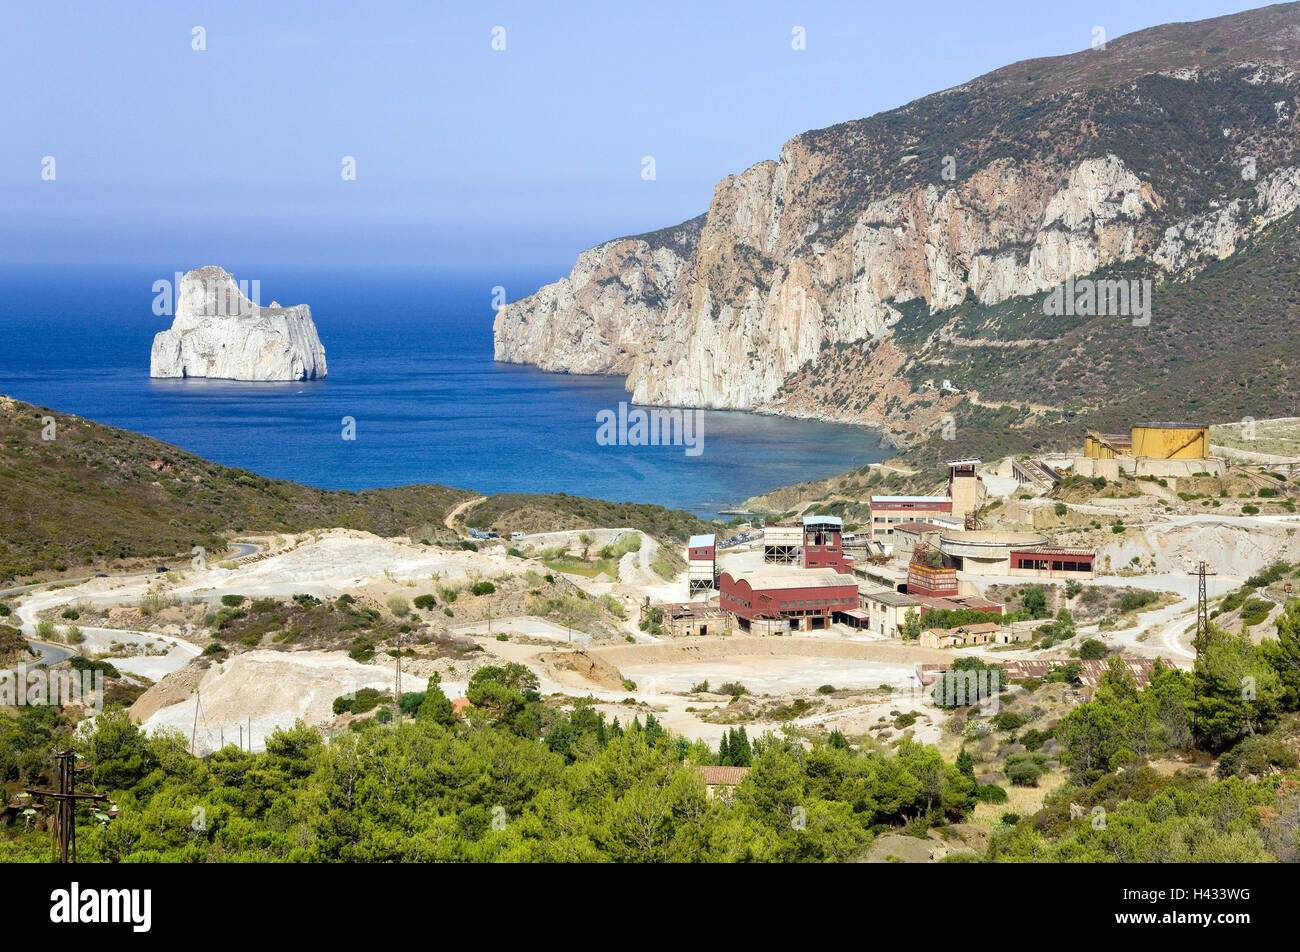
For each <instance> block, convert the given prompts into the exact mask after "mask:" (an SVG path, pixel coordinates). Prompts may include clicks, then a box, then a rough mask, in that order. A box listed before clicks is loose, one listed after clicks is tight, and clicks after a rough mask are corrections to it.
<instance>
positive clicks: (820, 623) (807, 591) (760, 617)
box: [718, 568, 858, 631]
mask: <svg viewBox="0 0 1300 952" xmlns="http://www.w3.org/2000/svg"><path fill="white" fill-rule="evenodd" d="M718 588H719V591H720V592H721V595H720V597H719V599H718V604H719V606H720V607H722V608H724V609H726V610H727V611H729V612H731V613H732V614H733V615H734V616H735V617H736V622H737V624H738V626H739V627H740V628H741V630H742V631H751V630H760V631H783V630H795V631H811V630H814V629H819V628H827V627H829V625H830V624H831V621H832V620H833V619H834V615H835V614H836V613H837V612H838V613H840V614H841V615H844V616H846V617H851V616H849V612H850V611H851V610H853V609H856V608H857V607H858V585H857V582H856V581H854V579H853V577H852V576H851V575H844V574H843V573H840V572H837V571H836V570H835V569H829V568H819V569H791V570H787V571H783V572H776V571H773V572H764V573H762V574H757V573H756V574H752V575H732V574H731V573H730V572H723V573H722V575H721V576H720V577H719V579H718Z"/></svg>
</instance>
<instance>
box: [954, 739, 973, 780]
mask: <svg viewBox="0 0 1300 952" xmlns="http://www.w3.org/2000/svg"><path fill="white" fill-rule="evenodd" d="M957 772H958V773H962V774H965V775H966V776H967V777H970V778H971V779H972V780H974V779H975V758H974V757H972V756H971V755H970V751H968V750H967V749H966V748H965V747H963V748H962V749H961V751H960V752H959V753H958V754H957Z"/></svg>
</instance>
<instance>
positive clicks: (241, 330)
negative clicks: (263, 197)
mask: <svg viewBox="0 0 1300 952" xmlns="http://www.w3.org/2000/svg"><path fill="white" fill-rule="evenodd" d="M149 376H151V377H217V378H221V379H225V380H317V379H320V378H322V377H324V376H325V348H324V347H322V346H321V342H320V337H319V336H318V335H317V334H316V325H315V324H314V323H313V322H312V319H311V308H309V307H308V306H307V305H306V304H297V305H294V306H293V307H280V306H279V304H278V302H272V304H271V306H270V307H260V306H258V305H256V304H254V303H253V302H252V301H250V300H249V299H248V298H247V297H246V296H245V294H244V292H243V291H242V290H241V289H240V287H239V285H238V284H237V283H236V281H235V279H234V277H232V276H231V275H230V273H229V272H227V271H226V270H225V269H223V268H218V267H215V266H213V265H208V266H207V267H203V268H199V269H198V270H196V271H191V272H190V273H189V274H187V275H185V277H184V278H182V279H181V284H180V288H179V289H178V290H177V294H176V315H175V318H174V320H173V321H172V326H171V328H170V329H169V330H165V331H162V332H160V333H159V334H156V335H155V336H154V339H153V350H152V351H151V353H150V355H149Z"/></svg>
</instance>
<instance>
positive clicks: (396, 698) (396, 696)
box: [393, 631, 402, 711]
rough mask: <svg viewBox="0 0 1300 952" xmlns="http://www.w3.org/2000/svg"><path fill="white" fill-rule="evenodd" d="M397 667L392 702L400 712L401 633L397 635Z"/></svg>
mask: <svg viewBox="0 0 1300 952" xmlns="http://www.w3.org/2000/svg"><path fill="white" fill-rule="evenodd" d="M396 660H397V665H396V675H395V680H394V687H393V700H394V701H395V702H397V705H398V710H399V711H400V710H401V703H402V633H401V632H400V631H399V632H398V633H397V659H396Z"/></svg>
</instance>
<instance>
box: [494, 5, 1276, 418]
mask: <svg viewBox="0 0 1300 952" xmlns="http://www.w3.org/2000/svg"><path fill="white" fill-rule="evenodd" d="M1207 24H1208V25H1206V26H1201V25H1198V26H1200V29H1199V30H1198V31H1191V30H1188V29H1187V28H1186V25H1171V26H1170V27H1168V28H1157V30H1154V31H1144V32H1143V33H1141V34H1134V35H1133V37H1131V38H1130V37H1125V38H1121V39H1119V40H1115V41H1112V43H1111V44H1109V46H1110V49H1109V50H1108V51H1107V52H1106V53H1105V54H1099V53H1097V52H1095V51H1088V52H1085V53H1080V54H1076V55H1074V56H1069V57H1061V58H1059V59H1058V60H1053V61H1051V62H1043V61H1030V62H1029V63H1027V64H1017V66H1015V67H1008V68H1007V69H1005V70H1001V71H998V72H997V73H994V74H990V75H989V76H988V77H982V78H981V79H979V80H975V81H972V82H971V83H969V84H967V85H965V86H963V87H958V88H957V89H954V90H949V91H946V92H944V93H940V94H936V95H935V96H931V97H927V98H926V99H924V100H919V101H918V102H917V103H913V104H910V105H909V106H906V107H904V108H902V109H900V110H896V111H894V112H893V113H888V114H884V115H883V116H877V117H872V118H871V119H867V120H859V121H856V122H851V123H845V124H843V125H841V126H835V127H832V128H831V129H825V130H816V131H814V132H810V133H805V134H804V135H802V136H799V137H796V138H795V139H793V140H791V141H790V142H788V143H787V144H786V145H785V147H784V148H783V149H782V152H781V155H780V158H779V159H778V160H777V161H775V162H772V161H768V162H762V163H759V164H758V165H755V166H754V167H752V168H750V169H749V170H747V171H745V172H744V173H742V174H739V175H734V176H729V177H728V178H726V179H724V180H723V181H722V182H721V183H720V184H719V185H718V186H717V188H716V189H715V191H714V196H713V200H712V202H711V204H710V207H709V210H708V212H707V213H706V215H704V216H703V217H702V221H701V220H699V219H697V220H695V221H699V222H700V224H699V226H698V229H697V230H696V229H693V228H692V229H687V231H686V240H684V241H681V242H678V243H677V244H676V245H675V246H673V247H666V246H664V245H658V246H656V245H654V244H653V243H651V242H648V241H646V240H643V239H637V238H632V239H620V240H618V241H612V242H608V243H606V244H604V245H601V246H599V247H597V248H594V249H592V250H590V251H587V252H584V253H583V254H582V255H581V256H579V259H578V263H577V266H576V267H575V268H574V270H573V272H572V273H571V274H570V275H569V276H568V277H566V278H564V279H562V280H561V281H559V282H557V283H556V284H553V285H549V286H547V287H545V288H542V289H541V290H540V291H538V292H537V293H536V294H535V295H533V296H532V297H529V298H526V299H524V300H521V301H517V302H514V303H512V304H509V305H507V306H506V307H505V308H503V309H502V310H501V311H500V312H499V314H498V315H497V319H496V323H495V326H494V337H495V350H496V356H497V359H499V360H506V361H512V362H523V363H532V364H536V365H537V366H539V367H541V368H543V369H545V370H552V371H572V372H581V373H608V374H619V375H626V377H627V387H628V389H629V390H630V391H632V394H633V400H634V401H636V402H638V403H646V404H661V405H676V406H702V407H717V408H735V409H747V410H761V411H771V412H791V411H792V410H794V408H795V407H796V406H797V405H798V404H799V400H798V394H797V393H795V394H793V395H792V394H791V393H790V392H789V388H790V386H791V383H790V382H791V381H792V380H794V379H796V378H797V377H798V375H800V373H801V372H806V371H807V369H808V368H809V367H815V366H816V365H817V364H818V363H819V361H821V360H822V356H823V354H824V353H825V352H826V349H827V348H836V347H846V346H850V345H859V344H862V343H864V342H866V343H867V344H870V345H873V346H874V345H875V344H878V343H880V342H882V341H883V340H885V339H886V338H888V337H889V336H890V335H891V329H892V328H893V327H894V326H895V325H896V324H897V322H898V321H899V320H900V318H901V317H902V316H903V313H904V310H905V309H906V308H908V307H913V308H914V307H915V306H916V305H920V306H921V307H923V308H924V309H925V310H926V311H928V312H929V313H931V314H935V313H938V312H940V311H943V310H945V309H949V308H954V307H956V306H957V305H960V304H962V303H963V302H964V301H968V300H973V301H975V302H977V303H978V304H982V305H986V306H993V305H997V304H999V303H1000V302H1003V301H1007V300H1008V299H1010V298H1014V297H1019V296H1024V295H1032V294H1037V293H1040V292H1043V291H1046V290H1049V289H1051V288H1053V287H1055V286H1057V285H1059V284H1060V283H1061V282H1063V281H1064V280H1065V279H1066V278H1067V277H1069V276H1074V277H1080V276H1084V275H1088V274H1090V273H1094V272H1097V271H1099V270H1104V269H1107V268H1110V267H1112V266H1116V265H1120V264H1123V263H1126V262H1140V263H1141V264H1142V265H1143V266H1144V267H1149V268H1150V269H1152V270H1154V271H1156V272H1162V273H1164V274H1167V275H1170V276H1172V277H1175V278H1186V277H1189V276H1192V275H1194V274H1196V273H1197V272H1198V271H1199V270H1200V269H1201V268H1203V267H1204V265H1205V264H1206V263H1208V262H1209V261H1212V260H1216V259H1221V258H1224V257H1226V256H1228V255H1231V254H1233V253H1234V252H1235V251H1236V250H1237V249H1239V248H1240V247H1241V246H1242V244H1243V243H1244V242H1246V241H1248V240H1249V239H1250V238H1251V237H1252V236H1254V235H1256V234H1258V233H1259V231H1260V230H1261V229H1262V228H1264V227H1265V226H1266V225H1268V224H1269V223H1271V222H1274V221H1276V220H1278V219H1279V218H1281V217H1282V216H1284V215H1287V214H1290V213H1291V212H1293V211H1295V209H1296V208H1297V207H1300V154H1297V150H1296V145H1295V143H1296V141H1297V138H1298V137H1297V136H1296V132H1297V128H1296V121H1295V119H1294V118H1293V117H1295V116H1296V115H1297V105H1300V71H1297V70H1296V69H1295V68H1294V67H1295V66H1296V64H1297V63H1300V10H1297V8H1296V7H1295V6H1294V5H1292V6H1288V7H1277V8H1269V9H1268V10H1266V11H1252V12H1251V13H1248V14H1241V15H1239V16H1237V17H1226V18H1221V19H1220V20H1215V21H1207ZM1210 36H1213V37H1214V38H1215V41H1216V43H1218V42H1220V40H1221V41H1222V43H1223V44H1224V46H1223V48H1240V49H1241V51H1242V55H1243V56H1249V57H1254V58H1255V59H1254V61H1250V62H1247V61H1245V60H1242V59H1239V60H1237V61H1235V63H1234V62H1226V63H1225V58H1224V56H1221V55H1220V53H1222V48H1220V47H1218V46H1215V45H1214V44H1211V43H1209V41H1208V40H1206V39H1204V38H1205V37H1210ZM1255 37H1258V41H1256V40H1255V39H1254V38H1255ZM1228 44H1233V47H1229V46H1228ZM1207 50H1219V53H1214V54H1213V55H1212V57H1211V54H1207V52H1206V51H1207ZM1264 56H1268V57H1271V58H1272V60H1273V61H1272V62H1261V61H1260V60H1261V59H1262V57H1264ZM1162 67H1163V68H1162ZM1035 76H1038V77H1039V78H1040V80H1041V79H1042V78H1044V77H1045V78H1046V79H1047V81H1048V82H1049V83H1054V84H1055V85H1054V86H1052V87H1050V88H1044V87H1041V86H1038V85H1035V82H1036V81H1035ZM1189 102H1190V103H1192V104H1193V105H1192V108H1191V109H1189V108H1188V105H1187V104H1188V103H1189ZM1209 114H1213V115H1215V116H1222V117H1224V118H1223V120H1222V122H1221V123H1219V124H1216V122H1218V120H1215V121H1211V122H1208V123H1207V126H1208V127H1206V128H1203V127H1202V126H1200V125H1198V123H1200V122H1201V121H1202V118H1198V117H1203V116H1205V115H1209ZM1171 117H1172V118H1171ZM1143 121H1146V122H1149V124H1150V128H1149V129H1143V128H1141V123H1142V122H1143ZM1247 169H1249V174H1247V172H1246V170H1247ZM689 224H694V223H689ZM681 227H682V228H683V229H686V226H681ZM905 356H906V355H904V357H905ZM878 365H879V362H878V361H875V360H874V359H873V357H872V354H871V350H870V348H868V349H867V351H866V357H865V359H864V360H863V361H862V363H861V367H862V372H863V373H867V372H868V370H869V368H872V367H877V366H878ZM894 365H895V366H901V365H900V364H898V363H897V362H895V364H894ZM966 385H968V386H970V387H973V388H978V386H979V381H967V382H966ZM783 388H784V389H783ZM807 411H808V408H807V407H804V408H803V409H802V411H795V412H807ZM832 416H833V414H832ZM860 422H868V421H860ZM870 422H875V421H870Z"/></svg>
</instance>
